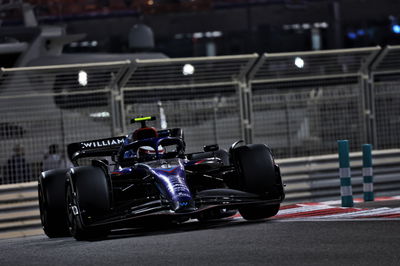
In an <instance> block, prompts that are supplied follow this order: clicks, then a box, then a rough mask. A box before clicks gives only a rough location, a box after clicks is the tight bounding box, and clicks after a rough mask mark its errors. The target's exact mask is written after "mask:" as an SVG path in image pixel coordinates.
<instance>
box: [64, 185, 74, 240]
mask: <svg viewBox="0 0 400 266" xmlns="http://www.w3.org/2000/svg"><path fill="white" fill-rule="evenodd" d="M66 201H67V217H68V219H67V220H68V228H69V231H70V233H71V234H72V235H74V233H75V231H76V218H75V214H74V213H73V211H72V206H73V205H75V200H74V197H73V195H72V188H71V187H70V186H68V187H67V195H66Z"/></svg>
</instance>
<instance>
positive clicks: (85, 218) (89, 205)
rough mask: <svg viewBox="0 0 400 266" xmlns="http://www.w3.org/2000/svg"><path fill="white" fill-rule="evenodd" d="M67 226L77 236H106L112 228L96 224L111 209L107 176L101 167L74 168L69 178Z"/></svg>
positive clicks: (92, 237) (88, 238)
mask: <svg viewBox="0 0 400 266" xmlns="http://www.w3.org/2000/svg"><path fill="white" fill-rule="evenodd" d="M65 194H66V202H67V206H66V209H67V214H68V219H67V220H68V227H69V231H70V233H71V235H72V236H73V237H74V238H75V239H76V240H92V239H100V238H104V237H105V236H106V235H107V234H108V232H109V230H108V229H106V228H100V227H93V226H91V224H92V223H93V222H95V221H96V219H97V218H99V217H101V216H103V215H104V214H106V213H107V212H108V211H109V210H110V189H109V182H108V176H107V175H106V174H105V173H104V171H103V170H102V169H101V168H99V167H93V166H82V167H77V168H74V169H73V170H72V171H71V172H70V173H69V175H68V177H67V180H66V193H65Z"/></svg>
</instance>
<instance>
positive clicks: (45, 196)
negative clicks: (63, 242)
mask: <svg viewBox="0 0 400 266" xmlns="http://www.w3.org/2000/svg"><path fill="white" fill-rule="evenodd" d="M68 170H69V169H55V170H49V171H45V172H42V173H41V175H40V176H39V184H38V199H39V210H40V220H41V223H42V227H43V231H44V233H45V234H46V235H47V236H48V237H49V238H55V237H65V236H68V235H69V230H68V224H67V213H66V202H65V194H64V193H65V175H66V173H67V172H68Z"/></svg>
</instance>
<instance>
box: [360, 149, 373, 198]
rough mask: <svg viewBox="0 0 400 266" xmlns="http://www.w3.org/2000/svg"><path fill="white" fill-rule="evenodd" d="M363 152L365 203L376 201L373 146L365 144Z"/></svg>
mask: <svg viewBox="0 0 400 266" xmlns="http://www.w3.org/2000/svg"><path fill="white" fill-rule="evenodd" d="M362 151H363V169H362V173H363V192H364V201H373V200H374V180H373V179H374V178H373V170H372V145H371V144H364V145H363V146H362Z"/></svg>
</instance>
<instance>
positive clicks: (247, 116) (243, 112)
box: [237, 80, 253, 144]
mask: <svg viewBox="0 0 400 266" xmlns="http://www.w3.org/2000/svg"><path fill="white" fill-rule="evenodd" d="M237 87H238V95H239V105H240V120H241V121H240V122H241V123H240V124H241V129H242V130H241V132H242V138H243V140H244V141H245V143H247V144H250V143H253V125H252V117H253V116H252V114H253V106H252V93H251V84H250V83H248V82H246V81H244V80H241V81H238V86H237Z"/></svg>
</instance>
